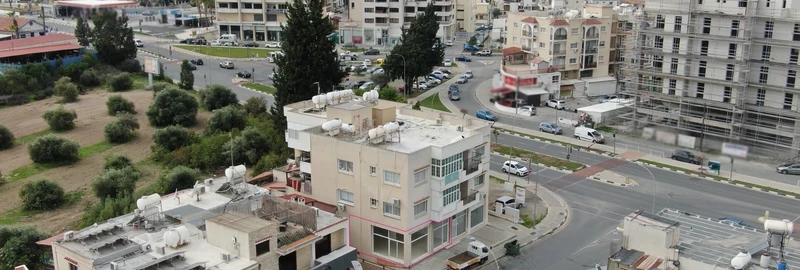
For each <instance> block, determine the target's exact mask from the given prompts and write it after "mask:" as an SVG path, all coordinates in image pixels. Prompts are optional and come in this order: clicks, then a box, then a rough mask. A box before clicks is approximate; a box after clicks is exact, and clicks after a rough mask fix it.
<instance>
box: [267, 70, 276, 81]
mask: <svg viewBox="0 0 800 270" xmlns="http://www.w3.org/2000/svg"><path fill="white" fill-rule="evenodd" d="M267 77H268V78H269V79H270V80H274V79H275V72H273V73H270V74H269V76H267Z"/></svg>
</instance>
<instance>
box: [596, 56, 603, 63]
mask: <svg viewBox="0 0 800 270" xmlns="http://www.w3.org/2000/svg"><path fill="white" fill-rule="evenodd" d="M603 61H605V57H603V56H602V55H601V56H598V57H597V62H599V63H602V62H603Z"/></svg>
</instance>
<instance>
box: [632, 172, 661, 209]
mask: <svg viewBox="0 0 800 270" xmlns="http://www.w3.org/2000/svg"><path fill="white" fill-rule="evenodd" d="M636 165H639V166H640V167H642V168H644V169H645V170H647V172H648V173H650V178H653V214H655V213H656V190H657V189H658V182H656V177H655V176H653V172H651V171H650V169H648V168H647V167H645V166H644V165H642V164H639V163H636Z"/></svg>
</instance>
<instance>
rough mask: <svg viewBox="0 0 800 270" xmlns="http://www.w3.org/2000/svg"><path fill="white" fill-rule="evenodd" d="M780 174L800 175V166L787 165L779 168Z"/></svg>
mask: <svg viewBox="0 0 800 270" xmlns="http://www.w3.org/2000/svg"><path fill="white" fill-rule="evenodd" d="M777 170H778V173H781V174H800V164H795V163H787V164H783V165H780V166H778V168H777Z"/></svg>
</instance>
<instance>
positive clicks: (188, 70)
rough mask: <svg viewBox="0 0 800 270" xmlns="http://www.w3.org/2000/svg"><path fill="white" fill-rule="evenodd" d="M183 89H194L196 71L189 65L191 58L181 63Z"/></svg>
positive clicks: (181, 84)
mask: <svg viewBox="0 0 800 270" xmlns="http://www.w3.org/2000/svg"><path fill="white" fill-rule="evenodd" d="M180 86H181V88H182V89H186V90H192V89H193V88H194V73H193V72H192V66H190V65H189V60H183V63H181V83H180Z"/></svg>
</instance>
